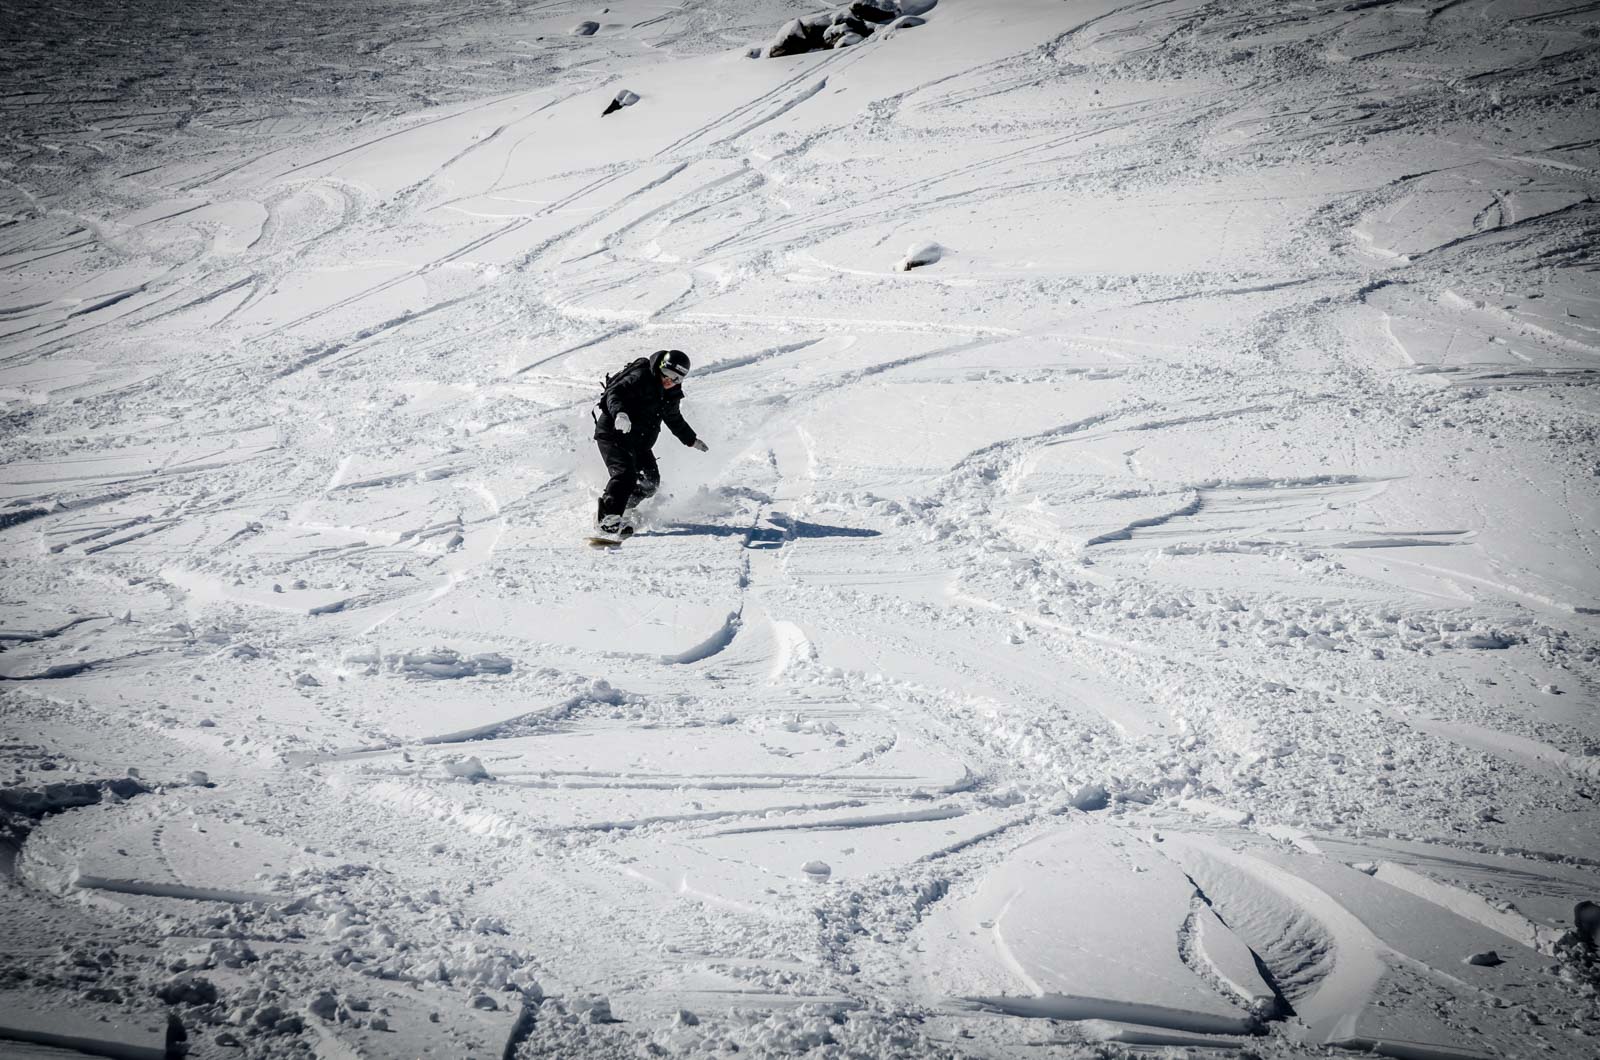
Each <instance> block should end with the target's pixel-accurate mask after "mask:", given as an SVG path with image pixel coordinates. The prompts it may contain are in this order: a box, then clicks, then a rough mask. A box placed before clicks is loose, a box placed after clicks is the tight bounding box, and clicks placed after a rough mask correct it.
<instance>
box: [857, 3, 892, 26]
mask: <svg viewBox="0 0 1600 1060" xmlns="http://www.w3.org/2000/svg"><path fill="white" fill-rule="evenodd" d="M850 13H851V14H852V15H854V16H855V17H856V18H859V19H861V20H862V21H864V22H876V23H882V22H888V21H890V20H892V19H893V18H894V17H895V16H896V15H898V14H900V5H899V4H898V3H896V2H895V0H855V3H853V4H851V5H850Z"/></svg>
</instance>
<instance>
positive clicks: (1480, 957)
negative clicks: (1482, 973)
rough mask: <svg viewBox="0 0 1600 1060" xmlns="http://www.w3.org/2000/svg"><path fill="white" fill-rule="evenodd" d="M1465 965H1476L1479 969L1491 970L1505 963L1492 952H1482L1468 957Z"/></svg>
mask: <svg viewBox="0 0 1600 1060" xmlns="http://www.w3.org/2000/svg"><path fill="white" fill-rule="evenodd" d="M1466 963H1468V964H1476V965H1478V966H1479V967H1480V968H1493V967H1494V966H1495V965H1497V964H1504V963H1506V962H1505V961H1504V960H1502V959H1501V957H1500V955H1499V954H1498V953H1496V952H1495V951H1494V950H1484V951H1483V952H1482V953H1474V954H1473V955H1472V956H1470V957H1468V958H1467V961H1466Z"/></svg>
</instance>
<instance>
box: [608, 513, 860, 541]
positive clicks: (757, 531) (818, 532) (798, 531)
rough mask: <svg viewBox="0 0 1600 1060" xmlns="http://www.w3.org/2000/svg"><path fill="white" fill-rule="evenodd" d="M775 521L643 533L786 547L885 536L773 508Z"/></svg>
mask: <svg viewBox="0 0 1600 1060" xmlns="http://www.w3.org/2000/svg"><path fill="white" fill-rule="evenodd" d="M766 521H767V523H769V524H771V525H763V526H755V527H749V526H724V525H720V524H717V523H668V524H667V526H666V527H665V528H664V529H661V530H651V531H648V532H647V533H644V534H640V535H637V536H641V537H742V538H744V539H745V542H744V547H745V548H782V547H783V545H784V543H785V542H786V541H793V540H796V539H799V538H817V537H882V536H883V535H882V534H881V533H880V532H879V531H877V530H863V529H859V528H857V527H853V526H827V525H825V524H823V523H808V522H806V521H805V520H803V519H795V518H792V517H790V516H788V515H785V514H784V513H783V512H769V513H768V515H767V519H766Z"/></svg>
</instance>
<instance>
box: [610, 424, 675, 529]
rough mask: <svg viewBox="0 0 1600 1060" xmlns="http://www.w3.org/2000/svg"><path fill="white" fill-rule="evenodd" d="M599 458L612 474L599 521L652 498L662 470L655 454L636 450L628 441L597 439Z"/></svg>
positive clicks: (644, 450) (645, 450) (646, 450)
mask: <svg viewBox="0 0 1600 1060" xmlns="http://www.w3.org/2000/svg"><path fill="white" fill-rule="evenodd" d="M594 444H595V445H597V446H599V447H600V458H601V459H602V460H604V461H605V462H606V470H607V471H609V472H610V473H611V478H610V480H609V481H608V482H607V483H606V489H605V492H604V493H602V494H601V495H600V518H602V519H604V518H605V517H606V516H608V515H621V514H622V512H623V511H624V510H625V509H627V508H632V507H633V506H634V505H636V504H638V503H639V502H640V501H642V500H644V499H645V498H646V497H649V496H653V495H654V494H655V492H656V486H658V485H659V484H660V482H661V467H660V465H658V464H657V463H656V454H655V453H653V452H651V451H650V450H648V449H643V450H636V449H634V447H633V446H631V445H629V444H628V442H627V441H626V440H621V441H613V440H612V439H610V438H596V439H595V440H594Z"/></svg>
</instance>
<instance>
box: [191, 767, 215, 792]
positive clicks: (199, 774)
mask: <svg viewBox="0 0 1600 1060" xmlns="http://www.w3.org/2000/svg"><path fill="white" fill-rule="evenodd" d="M188 780H189V783H191V784H193V785H194V786H195V787H197V788H208V787H210V786H211V778H210V777H209V776H207V775H206V774H205V772H204V771H202V770H199V769H191V770H190V771H189V777H188Z"/></svg>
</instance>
